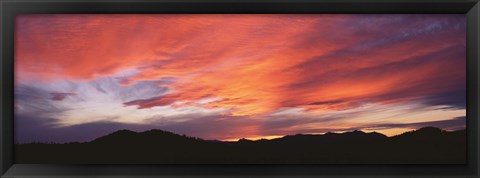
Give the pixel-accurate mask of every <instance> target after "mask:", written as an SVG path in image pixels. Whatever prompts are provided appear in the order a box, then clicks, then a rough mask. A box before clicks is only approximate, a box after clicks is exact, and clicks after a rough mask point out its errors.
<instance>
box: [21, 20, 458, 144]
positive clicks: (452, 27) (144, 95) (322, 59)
mask: <svg viewBox="0 0 480 178" xmlns="http://www.w3.org/2000/svg"><path fill="white" fill-rule="evenodd" d="M15 23H16V26H15V134H16V138H15V139H16V142H17V143H24V142H32V141H40V142H45V141H53V142H69V141H88V140H91V139H94V138H96V137H99V136H102V135H105V134H108V133H110V132H113V131H115V130H118V129H130V130H135V131H143V130H149V129H163V130H168V131H172V132H175V133H179V134H186V135H190V136H195V137H200V138H204V139H218V140H234V139H239V138H273V137H277V136H283V135H291V134H298V133H324V132H329V131H333V132H341V131H349V130H354V129H361V130H366V131H377V132H381V133H384V134H386V135H395V134H399V133H401V132H404V131H407V130H411V129H416V128H419V127H424V126H435V127H440V128H443V129H447V130H458V129H464V128H465V115H466V110H465V105H466V103H465V96H466V71H465V68H466V19H465V16H464V15H453V14H451V15H395V14H391V15H386V14H383V15H382V14H378V15H373V14H372V15H346V14H345V15H333V14H332V15H329V14H323V15H223V14H218V15H213V14H204V15H199V14H196V15H180V14H175V15H174V14H171V15H166V14H163V15H133V14H131V15H112V14H110V15H107V14H106V15H66V14H64V15H18V16H17V17H16V21H15Z"/></svg>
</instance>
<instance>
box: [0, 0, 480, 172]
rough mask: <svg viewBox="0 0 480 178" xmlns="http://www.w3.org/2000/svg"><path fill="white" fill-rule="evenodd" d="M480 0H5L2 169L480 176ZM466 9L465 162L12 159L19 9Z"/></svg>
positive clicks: (1, 6)
mask: <svg viewBox="0 0 480 178" xmlns="http://www.w3.org/2000/svg"><path fill="white" fill-rule="evenodd" d="M479 6H480V5H479V3H478V0H83V1H78V0H0V13H1V18H0V25H1V27H0V30H1V31H0V33H1V44H0V45H1V46H0V54H1V69H0V70H1V74H0V75H1V78H0V83H1V86H0V101H1V102H0V116H1V117H2V118H1V120H0V129H1V131H0V140H1V141H0V159H1V161H0V175H1V177H2V178H4V177H5V178H7V177H8V178H10V177H54V176H56V177H86V176H98V177H102V176H121V177H151V176H155V177H212V176H219V177H277V176H285V177H300V176H304V177H333V176H335V177H356V176H358V177H370V176H379V177H402V176H409V177H425V176H428V177H438V176H446V177H479V170H480V167H479V164H478V161H479V158H480V157H479V155H480V154H479V148H480V145H479V143H480V140H479V132H478V130H479V129H480V124H479V122H478V116H479V110H478V109H479V105H478V101H479V88H478V81H479V78H478V77H479V76H480V72H479V68H480V65H479V41H480V37H479V33H480V31H479V30H480V29H479V25H480V23H479V22H480V21H479V16H480V9H479V8H480V7H479ZM123 13H126V14H132V13H134V14H150V13H155V14H156V13H160V14H162V13H178V14H183V13H213V14H219V13H235V14H236V13H245V14H252V13H253V14H271V13H273V14H275V13H279V14H284V13H287V14H291V13H298V14H317V13H328V14H331V13H334V14H338V13H359V14H365V13H374V14H466V16H467V68H466V72H467V96H466V98H467V135H468V138H467V139H468V142H467V143H468V149H467V154H468V157H467V164H465V165H33V164H32V165H29V164H15V163H14V162H13V160H14V159H13V151H14V149H13V146H14V145H13V140H14V139H13V112H14V106H13V96H14V95H13V93H14V90H13V82H14V80H13V79H14V76H13V75H14V60H13V59H14V56H13V55H14V18H15V15H17V14H123Z"/></svg>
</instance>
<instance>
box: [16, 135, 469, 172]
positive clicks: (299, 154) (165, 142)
mask: <svg viewBox="0 0 480 178" xmlns="http://www.w3.org/2000/svg"><path fill="white" fill-rule="evenodd" d="M15 147H16V150H15V160H16V163H30V164H33V163H58V164H69V163H71V164H465V161H466V132H465V130H461V131H452V132H448V131H444V130H441V129H438V128H434V127H425V128H421V129H418V130H415V131H410V132H406V133H403V134H401V135H397V136H393V137H387V136H385V135H383V134H381V133H377V132H371V133H365V132H363V131H357V130H356V131H352V132H345V133H326V134H297V135H287V136H284V137H282V138H276V139H271V140H267V139H261V140H256V141H253V140H248V139H240V140H238V141H236V142H223V141H217V140H203V139H200V138H195V137H188V136H182V135H178V134H175V133H172V132H167V131H162V130H150V131H145V132H133V131H129V130H119V131H116V132H113V133H111V134H108V135H106V136H103V137H99V138H97V139H95V140H93V141H91V142H87V143H68V144H42V143H35V144H17V145H15Z"/></svg>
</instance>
